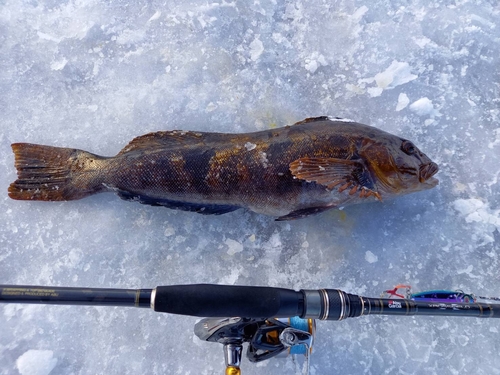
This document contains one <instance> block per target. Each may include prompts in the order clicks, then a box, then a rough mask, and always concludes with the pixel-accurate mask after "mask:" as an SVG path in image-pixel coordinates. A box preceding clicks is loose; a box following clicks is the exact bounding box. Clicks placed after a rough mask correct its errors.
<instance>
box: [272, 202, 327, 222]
mask: <svg viewBox="0 0 500 375" xmlns="http://www.w3.org/2000/svg"><path fill="white" fill-rule="evenodd" d="M334 207H335V206H322V207H308V208H302V209H300V210H296V211H292V212H290V213H289V214H287V215H284V216H280V217H278V218H277V219H276V221H285V220H296V219H302V218H304V217H307V216H311V215H316V214H319V213H321V212H324V211H328V210H331V209H332V208H334Z"/></svg>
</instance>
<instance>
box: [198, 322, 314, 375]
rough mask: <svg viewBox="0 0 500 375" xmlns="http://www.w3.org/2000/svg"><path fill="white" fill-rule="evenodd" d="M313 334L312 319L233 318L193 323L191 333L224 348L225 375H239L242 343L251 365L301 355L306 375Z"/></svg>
mask: <svg viewBox="0 0 500 375" xmlns="http://www.w3.org/2000/svg"><path fill="white" fill-rule="evenodd" d="M315 330H316V323H315V320H314V319H301V318H299V317H293V318H281V319H274V318H269V319H257V318H239V317H236V318H204V319H202V320H200V321H199V322H198V323H196V325H195V328H194V333H195V334H196V336H198V337H199V338H200V339H201V340H204V341H212V342H218V343H221V344H222V345H223V346H224V358H225V362H226V375H240V374H241V371H240V364H241V356H242V351H243V343H246V342H248V348H247V358H248V359H249V360H250V362H261V361H265V360H267V359H269V358H273V357H276V356H286V355H288V354H301V355H304V356H305V358H306V363H305V367H306V371H308V370H309V354H310V353H311V350H312V344H313V341H314V334H315Z"/></svg>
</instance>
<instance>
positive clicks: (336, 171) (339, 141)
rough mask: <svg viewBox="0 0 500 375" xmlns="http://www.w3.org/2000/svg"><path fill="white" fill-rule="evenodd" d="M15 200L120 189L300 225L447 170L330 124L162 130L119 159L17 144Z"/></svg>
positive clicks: (358, 127)
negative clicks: (309, 218) (228, 130)
mask: <svg viewBox="0 0 500 375" xmlns="http://www.w3.org/2000/svg"><path fill="white" fill-rule="evenodd" d="M12 147H13V151H14V154H15V159H16V161H15V166H16V168H17V172H18V179H17V180H16V181H15V182H13V183H12V184H11V185H10V187H9V196H10V197H11V198H13V199H18V200H46V201H61V200H74V199H80V198H84V197H86V196H89V195H92V194H95V193H100V192H105V191H111V192H115V193H117V194H118V195H119V197H120V198H122V199H126V200H132V201H137V202H140V203H143V204H149V205H153V206H164V207H168V208H173V209H180V210H186V211H194V212H198V213H202V214H223V213H227V212H231V211H234V210H237V209H238V208H246V209H249V210H252V211H254V212H257V213H261V214H266V215H272V216H275V217H277V219H278V220H291V219H297V218H302V217H305V216H309V215H313V214H316V213H319V212H323V211H325V210H328V209H331V208H334V207H339V206H346V205H348V204H355V203H362V202H370V201H374V200H382V199H384V200H385V199H386V198H391V197H395V196H398V195H403V194H409V193H413V192H417V191H421V190H426V189H429V188H432V187H434V186H435V185H436V184H437V183H438V181H437V180H436V179H435V178H434V177H433V176H434V175H435V174H436V173H437V171H438V167H437V165H436V164H435V163H433V162H432V161H431V160H430V159H429V158H428V157H427V156H426V155H425V154H424V153H422V152H421V151H420V150H419V149H418V148H417V147H416V146H414V145H413V144H412V143H411V142H409V141H408V140H406V139H403V138H400V137H398V136H395V135H392V134H389V133H386V132H384V131H382V130H379V129H377V128H374V127H371V126H368V125H363V124H359V123H355V122H348V121H340V120H338V119H334V118H329V117H317V118H309V119H306V120H304V121H301V122H298V123H296V124H294V125H292V126H285V127H283V128H279V129H270V130H264V131H259V132H255V133H243V134H224V133H203V132H191V131H161V132H155V133H149V134H146V135H143V136H140V137H137V138H135V139H134V140H132V141H131V142H130V143H129V144H128V145H127V146H125V147H124V149H123V150H122V151H120V152H119V153H118V155H116V156H115V157H102V156H98V155H94V154H91V153H89V152H86V151H82V150H76V149H68V148H59V147H51V146H41V145H32V144H26V143H16V144H13V145H12Z"/></svg>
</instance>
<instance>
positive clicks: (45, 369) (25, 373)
mask: <svg viewBox="0 0 500 375" xmlns="http://www.w3.org/2000/svg"><path fill="white" fill-rule="evenodd" d="M53 356H54V353H52V351H51V350H28V351H27V352H26V353H24V354H22V355H21V356H20V357H19V358H18V359H17V361H16V365H17V369H18V371H19V373H20V374H21V375H48V374H50V373H51V371H52V370H53V369H54V367H55V366H56V364H57V358H53Z"/></svg>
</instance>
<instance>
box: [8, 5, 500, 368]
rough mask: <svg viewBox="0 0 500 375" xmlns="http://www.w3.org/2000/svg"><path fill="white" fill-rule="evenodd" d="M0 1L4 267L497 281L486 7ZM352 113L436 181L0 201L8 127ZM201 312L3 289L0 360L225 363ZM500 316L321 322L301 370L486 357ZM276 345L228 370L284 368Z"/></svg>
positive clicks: (100, 127)
mask: <svg viewBox="0 0 500 375" xmlns="http://www.w3.org/2000/svg"><path fill="white" fill-rule="evenodd" d="M411 3H412V5H407V4H408V2H406V1H384V0H374V1H368V0H364V1H362V0H358V1H322V0H314V1H290V2H288V1H281V0H274V1H269V2H267V1H258V0H257V1H252V2H249V1H243V0H241V1H240V0H236V1H234V2H233V1H223V2H214V3H210V2H206V1H190V2H186V1H184V0H178V1H165V2H164V1H154V0H153V1H141V0H138V1H114V2H102V1H98V0H80V1H72V0H69V1H45V2H37V1H25V2H17V1H4V2H2V3H1V5H0V111H1V114H2V120H1V124H2V125H1V126H2V131H1V134H0V176H1V177H0V191H2V192H3V193H2V195H0V197H1V198H0V220H1V222H2V225H1V227H0V243H1V247H0V283H2V284H38V285H59V286H93V287H124V288H139V287H143V288H148V287H154V286H156V285H161V284H176V283H200V282H210V283H225V284H249V285H271V286H280V287H290V288H297V289H298V288H316V287H336V288H342V289H344V290H346V291H348V292H353V293H360V294H364V295H367V296H378V295H379V294H380V292H381V291H382V290H383V289H386V288H389V287H392V286H393V285H394V284H397V283H401V282H404V283H410V284H412V285H413V287H414V290H416V291H423V290H426V289H432V288H452V289H454V288H461V289H464V290H465V291H468V292H475V293H477V294H483V295H484V294H486V295H496V296H498V295H500V279H499V271H498V270H499V267H500V261H499V260H500V254H499V250H500V234H499V230H500V195H499V193H500V186H499V182H498V181H499V178H500V122H499V120H500V101H499V100H500V86H499V82H500V69H499V66H500V21H499V20H500V6H499V3H498V1H497V0H483V1H481V0H477V1H467V0H461V1H452V0H417V1H413V2H411ZM325 114H327V115H333V116H341V117H348V118H352V119H355V120H357V121H359V122H363V123H368V124H371V125H374V126H377V127H379V128H381V129H383V130H386V131H389V132H392V133H395V134H398V135H404V136H405V137H407V138H409V139H411V140H412V141H414V142H415V143H416V144H417V145H418V146H419V147H420V148H421V149H422V150H424V152H426V153H427V154H428V155H429V156H430V157H431V158H433V160H434V161H436V162H437V163H438V164H439V165H440V168H441V171H440V173H439V174H438V177H439V179H440V181H441V183H440V185H439V186H438V187H437V188H436V189H434V190H430V191H427V192H422V193H418V194H415V195H410V196H407V197H403V198H400V199H397V200H394V201H387V202H384V203H383V204H380V203H376V204H369V205H364V206H357V207H348V208H346V209H345V210H344V211H332V212H328V213H325V214H323V215H318V216H315V217H310V218H307V219H304V220H301V221H296V222H274V221H273V220H272V218H269V217H264V216H259V215H257V214H253V213H249V212H244V211H236V212H233V213H230V214H227V215H223V216H219V217H210V216H201V215H197V214H194V213H185V212H176V211H171V210H167V209H161V208H155V207H148V206H142V205H139V204H132V203H128V202H125V201H122V200H120V199H118V198H117V197H116V196H114V195H112V194H102V195H99V196H94V197H91V198H88V199H85V200H81V201H74V202H67V203H36V202H16V201H13V200H10V199H9V198H8V197H7V187H8V184H9V183H10V182H12V181H13V180H14V179H15V170H14V167H13V155H12V153H11V150H10V144H11V143H12V142H23V141H28V142H33V143H42V144H50V145H60V146H69V147H76V148H82V149H85V150H89V151H92V152H95V153H98V154H102V155H114V154H115V153H117V152H118V151H119V150H120V149H121V148H122V147H123V146H124V145H125V144H126V143H127V142H128V141H130V140H131V139H132V138H133V137H135V136H138V135H141V134H144V133H147V132H149V131H154V130H161V129H184V130H205V131H221V132H244V131H254V130H258V129H266V128H269V127H270V126H276V125H285V124H291V123H293V122H295V121H298V120H302V119H303V118H305V117H310V116H317V115H325ZM194 323H195V319H194V318H191V317H179V316H172V315H160V314H157V313H154V312H152V311H149V310H139V309H124V308H121V309H119V308H104V307H101V308H96V307H67V306H65V307H62V306H34V305H32V306H28V305H24V306H22V305H5V306H1V307H0V332H1V334H0V358H1V359H0V374H16V373H20V374H23V375H26V374H48V373H50V374H162V373H165V374H188V373H192V374H220V373H222V370H223V357H222V349H221V348H220V347H219V345H216V344H212V343H205V342H201V341H199V340H198V339H197V338H196V337H194V335H193V325H194ZM499 331H500V321H497V320H476V319H457V318H430V317H427V318H426V317H417V318H399V319H397V318H388V317H367V318H358V319H354V320H351V321H345V322H339V323H335V322H320V323H318V332H317V340H316V344H315V350H314V356H313V358H312V367H311V371H312V374H361V373H366V374H383V373H387V374H393V373H402V374H464V373H470V374H471V373H474V374H500V356H499V355H498V353H499V352H500V338H499ZM293 369H294V364H293V362H292V361H291V359H281V360H275V361H269V362H267V363H263V364H261V365H258V366H256V365H253V364H251V363H248V361H246V360H245V361H244V363H243V370H244V372H243V373H244V374H246V375H251V374H264V373H268V374H277V375H279V374H290V373H291V372H293Z"/></svg>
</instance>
